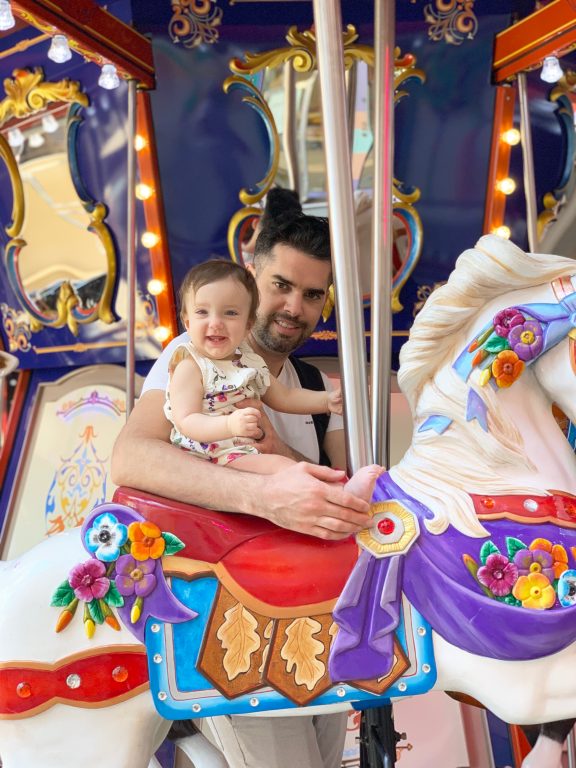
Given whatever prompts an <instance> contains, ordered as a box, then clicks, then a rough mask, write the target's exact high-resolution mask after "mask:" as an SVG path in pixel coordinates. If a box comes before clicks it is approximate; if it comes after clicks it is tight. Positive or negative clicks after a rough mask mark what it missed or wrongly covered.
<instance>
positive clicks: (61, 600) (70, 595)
mask: <svg viewBox="0 0 576 768" xmlns="http://www.w3.org/2000/svg"><path fill="white" fill-rule="evenodd" d="M72 600H74V590H73V589H72V587H71V586H70V584H69V583H68V580H66V581H63V582H62V584H60V586H59V587H57V589H56V591H55V592H54V594H53V595H52V598H51V599H50V605H55V606H57V607H60V608H65V607H66V606H67V605H68V604H69V603H71V602H72Z"/></svg>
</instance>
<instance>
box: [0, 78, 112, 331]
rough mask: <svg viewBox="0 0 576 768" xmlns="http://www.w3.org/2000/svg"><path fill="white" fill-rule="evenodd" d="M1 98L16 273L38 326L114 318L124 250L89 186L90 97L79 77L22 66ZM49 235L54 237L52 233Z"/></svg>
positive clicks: (10, 256)
mask: <svg viewBox="0 0 576 768" xmlns="http://www.w3.org/2000/svg"><path fill="white" fill-rule="evenodd" d="M4 85H5V89H6V98H5V99H4V100H3V101H2V102H0V157H2V159H3V160H4V162H5V164H6V166H7V169H8V173H9V176H10V180H11V185H12V199H13V210H12V221H11V222H10V223H7V224H5V231H6V233H7V234H8V235H9V236H10V238H11V239H10V240H9V242H8V243H7V245H6V247H5V260H6V265H7V272H8V277H9V280H10V284H11V287H12V288H13V290H14V292H15V294H16V296H17V298H18V301H19V302H20V304H21V306H22V308H23V310H25V311H26V312H27V314H28V315H29V316H30V318H31V329H32V330H33V331H39V330H40V329H41V328H42V327H44V326H49V327H53V328H61V327H64V326H67V327H68V328H69V329H70V330H71V331H72V333H74V334H75V335H77V334H78V327H79V325H80V324H84V323H90V322H93V321H94V320H98V319H100V320H103V321H104V322H107V323H111V322H113V321H114V319H115V316H114V313H113V311H112V308H111V300H112V294H113V289H114V284H115V279H116V269H117V266H116V261H117V259H116V250H115V247H114V243H113V240H112V237H111V234H110V231H109V229H108V227H107V225H106V224H105V223H104V218H105V216H106V213H107V211H106V207H105V206H104V205H103V204H102V203H100V202H96V201H94V200H93V199H92V198H91V196H90V195H89V193H88V192H87V190H86V189H85V187H84V185H83V181H82V178H81V176H80V173H79V166H78V159H77V133H78V128H79V126H80V124H81V122H82V110H83V108H84V107H86V106H87V105H88V97H87V96H86V94H84V93H83V92H82V91H81V90H80V87H79V84H78V83H75V82H71V81H69V80H62V81H60V82H58V83H50V82H44V80H43V74H42V71H41V70H40V69H36V70H34V71H29V70H16V71H15V72H14V77H13V79H12V80H6V81H5V83H4ZM48 233H49V237H48Z"/></svg>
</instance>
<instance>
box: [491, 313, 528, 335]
mask: <svg viewBox="0 0 576 768" xmlns="http://www.w3.org/2000/svg"><path fill="white" fill-rule="evenodd" d="M525 320H526V318H525V317H524V315H523V314H522V313H521V312H518V310H517V309H516V308H515V307H508V309H502V310H500V312H498V313H497V314H496V315H495V316H494V320H493V321H492V322H493V324H494V330H495V331H496V334H497V335H498V336H502V337H503V338H505V339H506V338H508V334H509V333H510V329H511V328H514V326H516V325H522V323H523V322H524V321H525Z"/></svg>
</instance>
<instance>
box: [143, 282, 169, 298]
mask: <svg viewBox="0 0 576 768" xmlns="http://www.w3.org/2000/svg"><path fill="white" fill-rule="evenodd" d="M146 287H147V289H148V293H149V294H150V295H151V296H159V295H160V294H161V293H162V292H163V291H164V290H166V283H165V282H164V281H163V280H158V279H157V278H154V279H152V280H149V281H148V285H147V286H146Z"/></svg>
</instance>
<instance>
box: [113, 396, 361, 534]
mask: <svg viewBox="0 0 576 768" xmlns="http://www.w3.org/2000/svg"><path fill="white" fill-rule="evenodd" d="M163 405H164V393H163V392H162V391H161V390H149V391H148V392H146V394H144V395H143V396H142V397H141V398H140V400H139V401H138V403H137V404H136V406H135V408H134V410H133V411H132V413H131V414H130V418H129V420H128V422H127V424H126V425H125V426H124V428H123V429H122V431H121V433H120V435H119V436H118V439H117V440H116V444H115V446H114V450H113V453H112V481H113V482H114V483H115V484H116V485H127V486H130V487H132V488H138V489H140V490H143V491H147V492H148V493H153V494H157V495H159V496H165V497H168V498H173V499H178V500H179V501H183V502H185V503H188V504H197V505H199V506H203V507H207V508H209V509H218V510H225V511H228V512H244V513H246V514H249V515H255V516H257V517H262V518H265V519H267V520H270V521H271V522H273V523H275V524H276V525H279V526H281V527H282V528H288V529H289V530H294V531H299V532H300V533H306V534H309V535H312V536H318V537H320V538H322V539H342V538H345V537H346V536H349V535H350V534H352V533H356V532H358V531H359V530H361V529H362V528H365V527H367V526H368V524H369V522H370V520H369V518H368V515H367V512H368V509H369V506H368V504H367V503H366V502H364V501H362V500H361V499H359V498H357V497H356V496H352V495H351V494H350V493H349V492H347V491H346V490H345V489H344V487H343V486H342V479H343V473H342V472H338V471H335V470H331V469H329V468H328V467H317V466H314V465H312V464H305V463H298V464H294V466H293V467H290V468H288V469H286V470H283V471H282V472H278V473H277V474H276V475H274V476H273V478H272V477H271V476H270V475H265V476H263V475H256V474H252V473H249V472H238V471H237V470H234V469H232V468H231V467H219V466H216V465H214V464H211V463H210V462H208V461H204V460H202V459H197V458H196V457H194V456H191V455H190V454H189V453H187V452H186V451H183V450H182V449H180V448H177V447H175V446H173V445H171V444H170V442H169V435H170V424H169V422H168V421H167V419H166V418H165V417H164V413H163Z"/></svg>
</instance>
